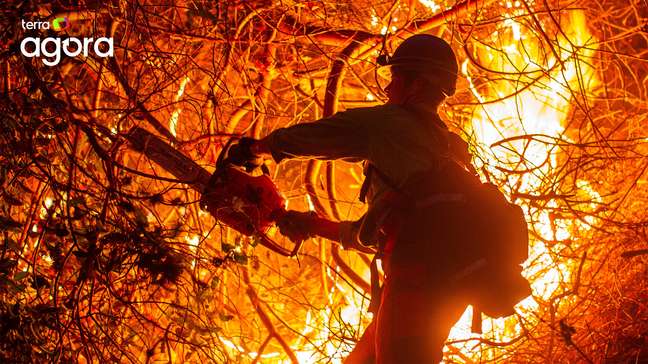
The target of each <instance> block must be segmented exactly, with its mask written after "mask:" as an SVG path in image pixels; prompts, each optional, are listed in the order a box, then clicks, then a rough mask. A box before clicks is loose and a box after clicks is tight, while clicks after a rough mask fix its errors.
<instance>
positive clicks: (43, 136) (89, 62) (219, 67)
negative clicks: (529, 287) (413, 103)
mask: <svg viewBox="0 0 648 364" xmlns="http://www.w3.org/2000/svg"><path fill="white" fill-rule="evenodd" d="M2 7H3V9H2V14H3V16H2V20H0V24H1V26H2V29H3V32H2V33H1V34H0V44H2V50H1V53H0V67H1V68H2V72H1V73H0V74H1V78H2V80H1V85H0V86H1V90H0V92H1V94H2V96H1V98H0V151H1V154H0V195H1V197H0V337H1V338H2V340H0V360H1V361H3V362H90V361H92V362H102V361H105V362H155V361H164V362H167V361H171V362H243V363H249V362H279V361H281V360H287V361H292V362H329V361H339V360H340V359H341V358H343V357H344V356H346V355H347V354H348V352H349V350H350V349H352V347H353V344H354V343H355V341H357V340H358V339H359V335H360V334H361V333H362V331H363V328H364V327H365V326H366V324H367V323H368V321H369V319H370V317H368V314H367V313H366V308H367V305H368V297H369V292H368V291H369V289H368V282H367V274H368V269H369V268H368V263H369V257H368V256H366V255H364V254H361V253H353V252H344V251H341V250H338V249H337V248H336V247H334V246H332V245H331V244H330V243H329V242H327V241H325V240H323V239H311V240H310V241H308V242H307V243H306V244H305V245H304V247H303V248H302V251H301V252H300V253H299V255H298V257H297V259H289V258H285V257H281V256H277V255H276V254H274V253H272V252H270V251H269V250H267V249H266V248H264V247H262V246H260V245H258V244H256V242H255V240H254V239H253V238H248V237H244V236H241V235H240V234H238V233H236V232H235V231H233V230H231V229H228V228H227V227H226V226H222V225H220V224H218V223H217V222H216V221H215V220H214V219H213V217H211V216H209V214H208V213H206V212H205V211H202V210H201V209H200V207H199V204H198V201H199V200H200V195H199V194H198V193H197V192H196V191H194V190H192V189H190V188H189V187H188V186H187V185H186V184H182V183H179V182H178V181H177V180H176V179H175V178H174V177H173V176H172V175H170V174H168V173H166V172H164V170H163V169H162V168H160V166H157V165H155V164H154V163H153V162H151V161H150V160H148V159H147V158H146V157H144V156H142V155H141V154H139V153H137V152H135V151H133V150H132V148H130V147H129V143H128V142H127V140H126V138H125V135H126V134H127V133H128V131H129V130H131V128H133V127H135V126H139V127H142V128H146V129H147V130H150V131H151V132H153V133H156V134H157V135H159V136H161V137H162V138H164V139H165V140H166V141H168V142H169V143H171V144H172V145H173V146H175V147H177V148H178V150H180V151H181V152H183V153H184V154H185V155H188V156H190V157H191V158H192V159H193V160H195V161H197V162H198V163H199V164H201V165H203V166H205V168H207V169H208V170H210V171H212V170H213V165H214V163H215V160H216V157H217V155H218V152H219V151H220V149H221V148H222V146H223V144H224V143H225V142H226V141H227V140H228V139H229V138H230V137H231V136H232V135H240V134H245V135H249V136H255V137H260V136H263V135H265V134H267V133H268V132H269V131H271V130H274V129H276V128H279V127H283V126H288V125H293V124H296V123H300V122H309V121H312V120H315V119H318V118H320V117H322V116H326V115H330V114H332V113H334V112H335V111H337V110H342V109H345V108H352V107H359V106H371V105H376V104H377V103H379V102H380V101H384V100H385V99H386V96H385V94H384V92H383V90H382V89H381V88H380V86H379V85H383V86H384V84H385V81H386V79H387V76H386V75H385V74H384V73H383V72H382V71H381V70H378V69H377V67H376V63H375V59H376V57H377V56H378V55H379V54H380V52H381V51H383V50H387V51H391V50H393V49H395V47H396V46H397V45H398V44H399V42H400V41H401V40H402V39H403V38H404V37H407V36H408V35H410V34H413V33H416V32H431V33H433V34H437V35H440V36H442V37H443V38H444V39H447V40H448V41H449V42H451V44H452V46H453V47H454V48H455V50H456V52H457V54H458V56H459V61H460V67H461V70H462V71H461V72H462V76H461V77H460V81H459V85H458V89H457V94H456V95H455V96H453V97H452V98H451V99H449V100H447V103H446V104H445V106H443V107H442V108H441V109H440V114H441V116H442V118H443V119H444V120H446V121H447V122H448V125H449V126H450V127H451V129H453V130H454V131H457V132H459V133H460V134H461V135H462V136H463V137H464V138H465V139H466V140H467V141H469V143H470V145H471V149H472V151H473V155H474V162H475V165H476V166H477V167H478V169H479V170H480V173H481V174H482V177H483V179H484V180H486V179H490V180H492V181H494V182H496V183H497V184H498V185H499V186H500V187H501V188H502V190H504V191H506V193H507V195H508V196H509V197H510V198H511V199H512V200H514V201H515V202H516V203H518V204H520V205H521V206H523V208H524V210H525V213H526V215H527V221H528V222H529V227H530V231H531V237H530V238H531V241H532V246H531V257H530V259H529V261H528V262H527V264H528V267H527V276H528V278H529V279H530V280H531V281H532V282H534V295H533V297H531V298H529V299H528V301H525V302H523V303H521V304H520V308H519V314H518V315H517V316H515V317H510V318H508V319H507V320H500V321H497V322H495V321H494V320H491V319H488V318H484V329H485V330H484V334H483V335H475V334H471V333H470V332H469V330H467V329H465V328H464V329H462V328H461V325H458V330H457V332H454V333H453V334H451V335H450V339H449V342H448V346H447V352H446V360H447V361H448V362H457V363H473V362H497V361H507V362H597V363H598V362H609V363H626V362H645V361H648V352H647V351H646V347H648V341H647V340H648V307H647V306H646V305H647V302H648V288H647V287H646V284H647V280H646V277H647V276H648V270H647V265H646V263H647V262H648V236H647V234H648V220H647V216H646V205H647V202H648V194H647V192H648V173H646V169H647V168H648V133H647V132H646V130H645V126H646V115H647V113H648V102H647V100H648V96H647V95H648V89H647V84H646V82H647V79H648V78H647V77H646V75H647V74H648V63H647V62H646V59H647V58H648V51H647V50H648V43H647V40H648V34H647V33H646V17H647V16H648V10H647V9H648V7H646V4H645V2H644V1H643V0H632V1H630V2H628V1H625V0H624V1H620V0H614V1H613V0H598V1H594V0H592V1H589V0H588V1H584V2H583V1H579V2H569V1H554V0H536V1H531V0H520V1H497V0H496V1H488V0H486V1H459V2H455V1H447V2H446V1H438V2H433V1H413V0H412V1H406V0H400V1H399V0H396V1H346V2H344V1H333V2H324V1H308V2H292V1H258V2H249V1H223V2H212V1H187V2H183V1H180V2H172V1H158V2H148V1H107V2H102V3H99V2H95V1H81V2H80V5H78V6H72V5H70V4H69V3H68V2H66V1H53V2H42V3H38V2H27V1H23V2H21V1H14V2H12V1H10V2H5V3H4V4H3V5H2ZM63 15H65V16H68V18H69V21H70V23H71V26H70V27H69V28H68V29H66V30H65V31H64V32H63V33H57V32H55V31H54V30H51V29H50V30H41V31H36V30H25V29H23V28H22V27H21V20H22V19H31V20H34V21H36V20H43V21H45V20H51V19H53V18H55V17H57V16H63ZM27 36H39V37H47V36H59V37H65V36H94V37H104V36H105V37H113V38H114V44H115V54H114V57H113V58H101V57H97V56H96V55H93V54H90V55H89V56H88V57H83V56H79V57H62V59H61V62H60V63H59V64H58V65H56V66H53V67H49V66H46V65H44V64H43V63H42V61H41V60H40V59H38V58H26V57H24V56H23V55H21V53H20V41H21V40H22V39H24V38H25V37H27ZM518 58H519V59H518ZM538 105H539V106H538ZM270 167H271V170H272V173H273V178H274V180H275V181H276V182H277V184H278V185H279V188H280V190H281V191H282V192H283V193H284V195H285V196H286V197H287V199H288V200H289V203H290V208H293V209H302V210H306V209H308V208H310V207H311V206H312V208H313V209H315V210H317V211H318V212H319V213H321V214H323V215H326V216H329V217H331V218H338V219H354V218H357V217H359V216H360V214H361V213H362V209H363V207H362V205H361V204H359V203H357V202H356V198H357V194H358V190H359V184H360V177H359V176H361V167H360V166H359V165H356V164H352V163H347V162H341V161H339V162H337V161H336V162H319V161H290V162H283V163H282V164H281V165H278V166H277V165H274V164H271V165H270ZM467 223H468V224H469V222H467ZM275 237H276V239H277V240H279V241H280V242H283V243H285V239H284V238H282V237H281V236H280V235H279V234H275ZM467 322H470V320H469V319H468V320H467Z"/></svg>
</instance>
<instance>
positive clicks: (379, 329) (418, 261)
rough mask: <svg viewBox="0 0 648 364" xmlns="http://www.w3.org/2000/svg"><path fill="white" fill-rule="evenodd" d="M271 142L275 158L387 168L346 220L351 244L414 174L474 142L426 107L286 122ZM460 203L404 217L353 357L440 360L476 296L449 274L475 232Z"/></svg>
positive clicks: (345, 238) (463, 152)
mask: <svg viewBox="0 0 648 364" xmlns="http://www.w3.org/2000/svg"><path fill="white" fill-rule="evenodd" d="M265 141H266V142H267V144H268V147H269V149H270V151H271V153H272V155H273V158H274V159H275V161H277V162H279V161H281V160H282V159H284V158H309V159H323V160H333V159H352V160H355V161H360V160H364V161H365V162H366V163H365V166H369V165H371V166H372V168H375V169H376V170H378V171H380V174H381V175H382V177H380V178H375V176H374V177H372V178H370V179H369V180H368V186H367V194H366V198H367V203H368V205H369V209H368V212H367V214H365V216H364V217H363V218H362V219H361V220H360V221H357V222H344V223H343V226H344V228H342V229H341V236H340V242H342V243H343V244H344V243H345V242H353V241H355V240H356V239H357V238H358V230H359V228H360V226H362V224H363V222H364V220H366V219H367V217H368V216H372V214H373V213H374V212H380V211H376V210H380V209H382V208H384V207H385V206H388V205H389V204H390V202H389V201H387V200H388V199H389V198H390V196H391V194H390V193H389V192H390V191H393V190H394V188H398V186H401V185H403V184H404V183H405V182H406V181H407V179H408V178H409V177H410V176H412V175H415V174H416V173H418V172H423V171H429V170H431V169H433V168H434V166H435V164H437V163H439V161H440V160H441V159H442V158H447V157H448V156H449V154H451V155H452V157H453V158H454V159H456V160H457V159H458V160H460V161H462V162H463V163H465V164H469V163H470V155H469V153H468V148H467V144H466V143H465V142H464V141H463V140H461V138H459V137H458V136H457V135H456V134H453V133H449V131H448V129H447V127H446V126H445V124H444V123H443V122H442V121H441V120H440V118H439V117H438V115H437V113H436V111H435V110H432V109H430V108H428V107H426V106H425V105H407V106H400V105H383V106H376V107H368V108H359V109H352V110H347V111H344V112H339V113H337V114H335V115H333V116H331V117H329V118H325V119H321V120H318V121H316V122H313V123H305V124H299V125H294V126H291V127H288V128H284V129H278V130H276V131H274V132H273V133H271V134H270V135H269V136H268V137H266V139H265ZM368 170H369V169H368V168H365V174H367V171H368ZM439 178H443V176H439ZM387 181H389V182H387ZM462 209H463V208H462V207H460V206H459V205H458V204H456V203H452V202H448V203H440V204H438V205H436V206H434V207H433V208H428V209H425V210H424V211H418V210H417V211H414V212H412V214H410V215H409V216H405V217H404V218H403V224H401V225H402V226H400V227H399V230H400V231H399V233H398V237H397V238H396V240H395V241H392V242H393V246H392V249H390V251H389V252H388V253H389V257H388V260H389V263H388V264H387V269H386V272H387V276H386V279H385V282H384V288H383V292H382V294H381V295H380V301H379V302H380V309H379V311H378V313H377V315H376V316H375V317H374V322H373V323H372V325H371V326H370V327H369V328H368V329H367V331H366V332H365V335H364V336H363V338H362V339H361V341H360V342H359V343H358V344H357V346H356V349H354V352H353V353H352V354H351V355H350V356H349V358H348V359H347V363H355V362H366V360H368V359H369V360H375V362H377V363H395V362H439V361H440V359H441V355H442V353H441V349H442V348H443V343H444V341H445V339H446V337H447V335H448V331H449V330H450V328H451V327H452V324H454V322H456V320H457V319H458V318H459V315H460V314H461V312H463V310H464V309H465V307H466V305H467V302H468V300H467V299H466V297H464V292H462V290H461V287H457V285H455V284H453V283H452V282H451V280H450V279H449V277H451V276H452V274H454V273H456V271H457V270H458V269H459V268H460V267H461V266H462V264H464V265H465V263H466V262H465V260H464V259H463V258H464V256H465V254H463V253H461V252H462V250H465V249H462V247H461V246H459V245H460V244H462V242H464V241H466V236H465V232H466V231H467V230H468V229H466V227H465V226H463V224H462V220H461V214H462V213H463V210H462ZM403 215H407V211H406V212H405V213H404V214H401V217H402V216H403ZM363 243H365V244H366V243H371V242H367V241H363ZM391 250H393V251H391ZM383 267H385V264H383ZM372 299H374V297H372Z"/></svg>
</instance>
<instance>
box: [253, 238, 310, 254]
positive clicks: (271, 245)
mask: <svg viewBox="0 0 648 364" xmlns="http://www.w3.org/2000/svg"><path fill="white" fill-rule="evenodd" d="M259 239H260V243H261V245H263V246H265V247H266V248H268V249H270V250H272V251H273V252H275V253H277V254H281V255H283V256H285V257H294V256H295V255H297V253H298V252H299V249H301V246H302V244H303V243H304V241H303V240H302V241H299V242H296V243H295V246H294V247H293V249H292V250H287V249H285V248H284V247H282V246H281V245H279V244H277V243H276V242H275V241H274V240H272V239H271V238H270V237H269V236H267V235H266V234H261V235H259Z"/></svg>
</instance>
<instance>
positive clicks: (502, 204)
mask: <svg viewBox="0 0 648 364" xmlns="http://www.w3.org/2000/svg"><path fill="white" fill-rule="evenodd" d="M449 134H450V135H449V138H454V139H455V143H457V142H456V140H457V139H458V140H461V138H460V137H459V136H458V135H456V134H453V133H449ZM461 142H462V143H463V144H465V147H466V153H467V143H465V142H463V140H461ZM459 144H461V143H459ZM468 155H469V154H468ZM460 157H462V158H461V159H463V160H464V161H462V160H461V159H459V158H451V157H448V156H444V157H440V158H439V160H438V161H436V163H434V167H433V168H431V169H429V170H426V171H422V172H419V173H415V174H414V175H412V176H410V177H408V178H407V179H406V181H405V182H404V183H403V185H401V186H395V185H394V184H393V183H392V182H391V181H390V180H389V177H388V176H386V175H384V174H383V173H382V172H381V171H379V170H378V169H377V168H376V167H375V166H373V165H372V166H370V167H369V168H370V169H372V170H370V172H369V173H370V174H373V175H376V176H378V177H380V178H381V179H382V180H383V181H384V182H385V184H386V185H388V186H390V189H391V190H392V191H395V192H396V193H397V194H398V195H399V200H400V202H399V203H398V205H400V206H399V208H401V210H402V207H403V205H406V206H407V208H406V209H405V210H406V211H408V213H416V210H417V209H421V208H435V207H434V206H433V204H434V201H437V200H439V199H438V198H436V197H437V196H441V199H443V198H444V196H456V195H458V194H459V195H461V196H462V202H461V205H460V206H461V208H462V214H461V216H462V217H463V219H464V222H463V223H462V224H466V225H470V226H471V228H472V231H474V233H473V234H471V235H470V236H471V239H467V240H470V241H467V242H464V244H462V248H461V249H465V250H458V254H464V253H463V252H464V251H465V252H470V253H471V255H470V258H468V257H467V258H466V263H465V265H463V267H464V268H463V269H460V270H459V271H458V272H457V273H456V274H454V275H453V277H451V278H450V279H451V281H452V283H453V284H460V285H461V286H462V287H466V288H467V290H468V292H469V295H470V300H471V304H472V305H473V308H474V310H473V316H474V317H480V315H478V313H479V312H484V313H486V314H487V315H488V316H490V317H495V318H497V317H504V316H509V315H512V314H514V313H515V311H514V309H513V306H514V305H515V304H517V303H518V302H520V301H521V300H522V299H524V298H525V297H527V296H529V295H530V294H531V287H530V285H529V282H528V281H527V280H526V279H525V278H524V277H523V276H522V274H521V273H522V267H521V264H522V263H523V262H524V261H526V260H527V258H528V243H529V241H528V228H527V223H526V220H525V218H524V213H523V212H522V209H521V208H520V207H519V206H517V205H515V204H513V203H511V202H509V201H508V200H507V198H506V196H505V195H504V194H503V193H502V192H501V191H500V190H499V189H498V188H497V186H496V185H494V184H492V183H482V182H481V180H480V179H479V176H478V175H477V174H476V172H475V170H474V169H473V168H472V166H469V165H466V163H465V159H466V158H465V153H464V155H463V156H460ZM469 161H470V159H468V163H470V162H469ZM425 201H433V202H432V204H427V205H426V204H425V203H424V204H421V202H425ZM475 256H477V258H476V259H475ZM479 322H480V323H481V321H479Z"/></svg>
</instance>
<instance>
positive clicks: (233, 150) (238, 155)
mask: <svg viewBox="0 0 648 364" xmlns="http://www.w3.org/2000/svg"><path fill="white" fill-rule="evenodd" d="M255 142H256V139H254V138H248V137H243V138H241V139H239V141H238V142H237V143H236V144H233V145H232V146H231V147H230V149H229V151H228V153H227V161H228V162H229V163H232V164H234V165H236V166H241V167H245V170H246V171H248V172H250V171H252V170H254V169H256V168H258V167H260V166H261V165H263V157H261V156H260V155H256V154H254V153H252V145H253V144H254V143H255Z"/></svg>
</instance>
